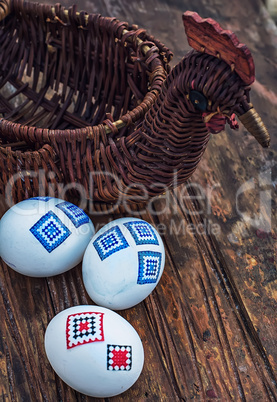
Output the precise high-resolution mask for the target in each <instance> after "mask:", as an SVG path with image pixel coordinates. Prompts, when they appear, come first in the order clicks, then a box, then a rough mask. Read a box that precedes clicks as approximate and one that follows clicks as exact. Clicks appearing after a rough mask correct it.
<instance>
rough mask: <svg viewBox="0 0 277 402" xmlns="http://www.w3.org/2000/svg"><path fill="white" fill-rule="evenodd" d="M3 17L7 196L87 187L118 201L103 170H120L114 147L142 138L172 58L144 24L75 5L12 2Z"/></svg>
mask: <svg viewBox="0 0 277 402" xmlns="http://www.w3.org/2000/svg"><path fill="white" fill-rule="evenodd" d="M0 12H1V20H2V26H1V31H0V49H1V50H0V89H1V92H0V113H1V114H2V116H3V118H2V119H1V120H0V169H1V170H0V192H1V193H4V192H5V191H6V195H7V196H8V197H12V199H13V201H14V202H16V201H20V200H22V199H25V198H28V197H32V196H37V195H43V193H44V194H47V195H49V194H52V195H55V194H57V190H59V185H60V187H61V186H63V187H64V186H66V185H68V186H69V187H70V188H72V187H74V185H73V183H78V184H79V185H81V186H82V188H83V189H84V191H85V192H86V194H87V196H88V197H92V196H93V197H94V199H95V200H96V201H97V200H100V201H105V202H109V201H113V200H114V199H115V196H114V195H111V193H112V191H109V190H110V189H109V185H110V186H112V185H113V183H112V180H113V178H112V174H111V175H110V176H111V179H109V176H108V175H107V174H105V178H104V179H103V178H102V177H101V173H100V172H107V171H108V172H111V168H110V167H107V164H108V163H107V164H106V165H105V160H106V158H109V155H108V152H106V147H107V145H109V146H110V147H111V148H113V147H116V145H115V142H116V141H120V139H122V138H124V140H125V145H126V147H127V148H128V144H130V143H132V142H133V141H134V138H132V132H133V130H134V127H135V126H137V125H138V124H139V123H140V121H141V119H142V118H143V116H144V115H145V113H146V111H147V110H148V109H149V108H150V106H151V105H152V104H153V103H154V101H155V99H156V97H157V94H158V93H159V92H160V90H161V86H162V83H163V81H164V79H165V77H166V76H167V73H168V71H169V66H168V62H169V61H170V59H171V57H172V53H171V52H170V51H169V49H167V48H166V47H165V46H164V45H163V44H162V43H160V42H159V41H158V40H156V39H155V38H153V37H152V36H150V35H148V34H147V33H146V32H145V30H143V29H138V27H137V26H134V25H131V26H130V25H128V24H127V23H126V22H120V21H118V20H116V19H115V18H106V17H102V16H101V15H94V14H87V13H85V12H80V13H78V12H77V11H76V6H73V7H70V8H69V9H68V10H66V9H65V8H64V7H61V5H56V6H54V7H53V6H51V5H45V4H37V3H36V4H35V3H29V2H23V1H22V0H11V1H9V0H3V1H1V4H0ZM104 153H105V155H103V154H104ZM89 172H95V173H96V175H95V177H96V178H95V177H94V180H96V181H97V191H94V194H90V193H91V183H89ZM76 187H77V190H78V191H79V189H80V187H79V188H78V186H76ZM95 187H96V186H95V185H94V188H95Z"/></svg>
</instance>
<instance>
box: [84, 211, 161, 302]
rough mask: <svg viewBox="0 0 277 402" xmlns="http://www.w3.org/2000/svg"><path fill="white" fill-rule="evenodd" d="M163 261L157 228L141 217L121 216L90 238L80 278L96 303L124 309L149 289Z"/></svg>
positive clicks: (155, 283)
mask: <svg viewBox="0 0 277 402" xmlns="http://www.w3.org/2000/svg"><path fill="white" fill-rule="evenodd" d="M164 263H165V252H164V245H163V242H162V239H161V237H160V235H159V233H158V232H157V230H156V229H155V228H154V227H153V226H152V225H150V224H149V223H148V222H146V221H143V220H141V219H136V218H121V219H117V220H115V221H112V222H111V223H109V224H107V225H105V226H104V227H103V228H102V229H101V230H99V232H97V233H96V234H95V235H94V236H93V238H92V239H91V241H90V243H89V245H88V247H87V249H86V251H85V254H84V259H83V281H84V285H85V287H86V290H87V292H88V294H89V296H90V297H91V299H92V300H93V301H94V302H95V303H96V304H99V305H101V306H104V307H108V308H111V309H113V310H121V309H126V308H129V307H132V306H134V305H136V304H138V303H140V302H141V301H142V300H144V299H145V298H146V297H147V296H148V295H149V294H150V293H151V292H152V291H153V289H154V288H155V287H156V285H157V283H158V282H159V280H160V278H161V275H162V272H163V269H164Z"/></svg>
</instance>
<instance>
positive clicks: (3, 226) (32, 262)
mask: <svg viewBox="0 0 277 402" xmlns="http://www.w3.org/2000/svg"><path fill="white" fill-rule="evenodd" d="M94 232H95V230H94V226H93V224H92V222H91V220H90V218H89V217H88V216H87V215H86V214H85V213H84V211H83V210H82V209H80V208H79V207H77V206H76V205H74V204H71V203H70V202H67V201H64V200H61V199H58V198H52V197H35V198H30V199H28V200H25V201H22V202H20V203H18V204H16V205H14V206H13V207H11V208H10V209H9V210H8V211H7V212H6V213H5V214H4V216H3V217H2V219H1V221H0V256H1V257H2V259H3V260H4V261H5V262H6V264H7V265H8V266H10V267H11V268H13V269H14V270H15V271H17V272H20V273H21V274H24V275H28V276H35V277H46V276H52V275H57V274H60V273H62V272H65V271H67V270H69V269H71V268H73V267H74V266H75V265H77V264H78V263H79V262H80V261H81V260H82V258H83V254H84V252H85V249H86V247H87V245H88V243H89V241H90V239H91V238H92V236H93V234H94Z"/></svg>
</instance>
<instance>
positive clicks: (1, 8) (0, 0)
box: [0, 0, 11, 21]
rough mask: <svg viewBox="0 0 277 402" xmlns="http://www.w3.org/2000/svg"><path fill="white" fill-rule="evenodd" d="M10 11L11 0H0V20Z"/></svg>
mask: <svg viewBox="0 0 277 402" xmlns="http://www.w3.org/2000/svg"><path fill="white" fill-rule="evenodd" d="M10 11H11V0H0V21H2V20H3V19H4V18H6V17H7V15H9V14H10Z"/></svg>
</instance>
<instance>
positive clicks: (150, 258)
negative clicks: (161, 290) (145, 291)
mask: <svg viewBox="0 0 277 402" xmlns="http://www.w3.org/2000/svg"><path fill="white" fill-rule="evenodd" d="M138 259H139V269H138V280H137V283H138V284H139V285H144V284H145V283H156V282H157V279H158V277H159V273H160V269H161V260H162V254H161V253H158V252H156V251H139V252H138Z"/></svg>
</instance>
